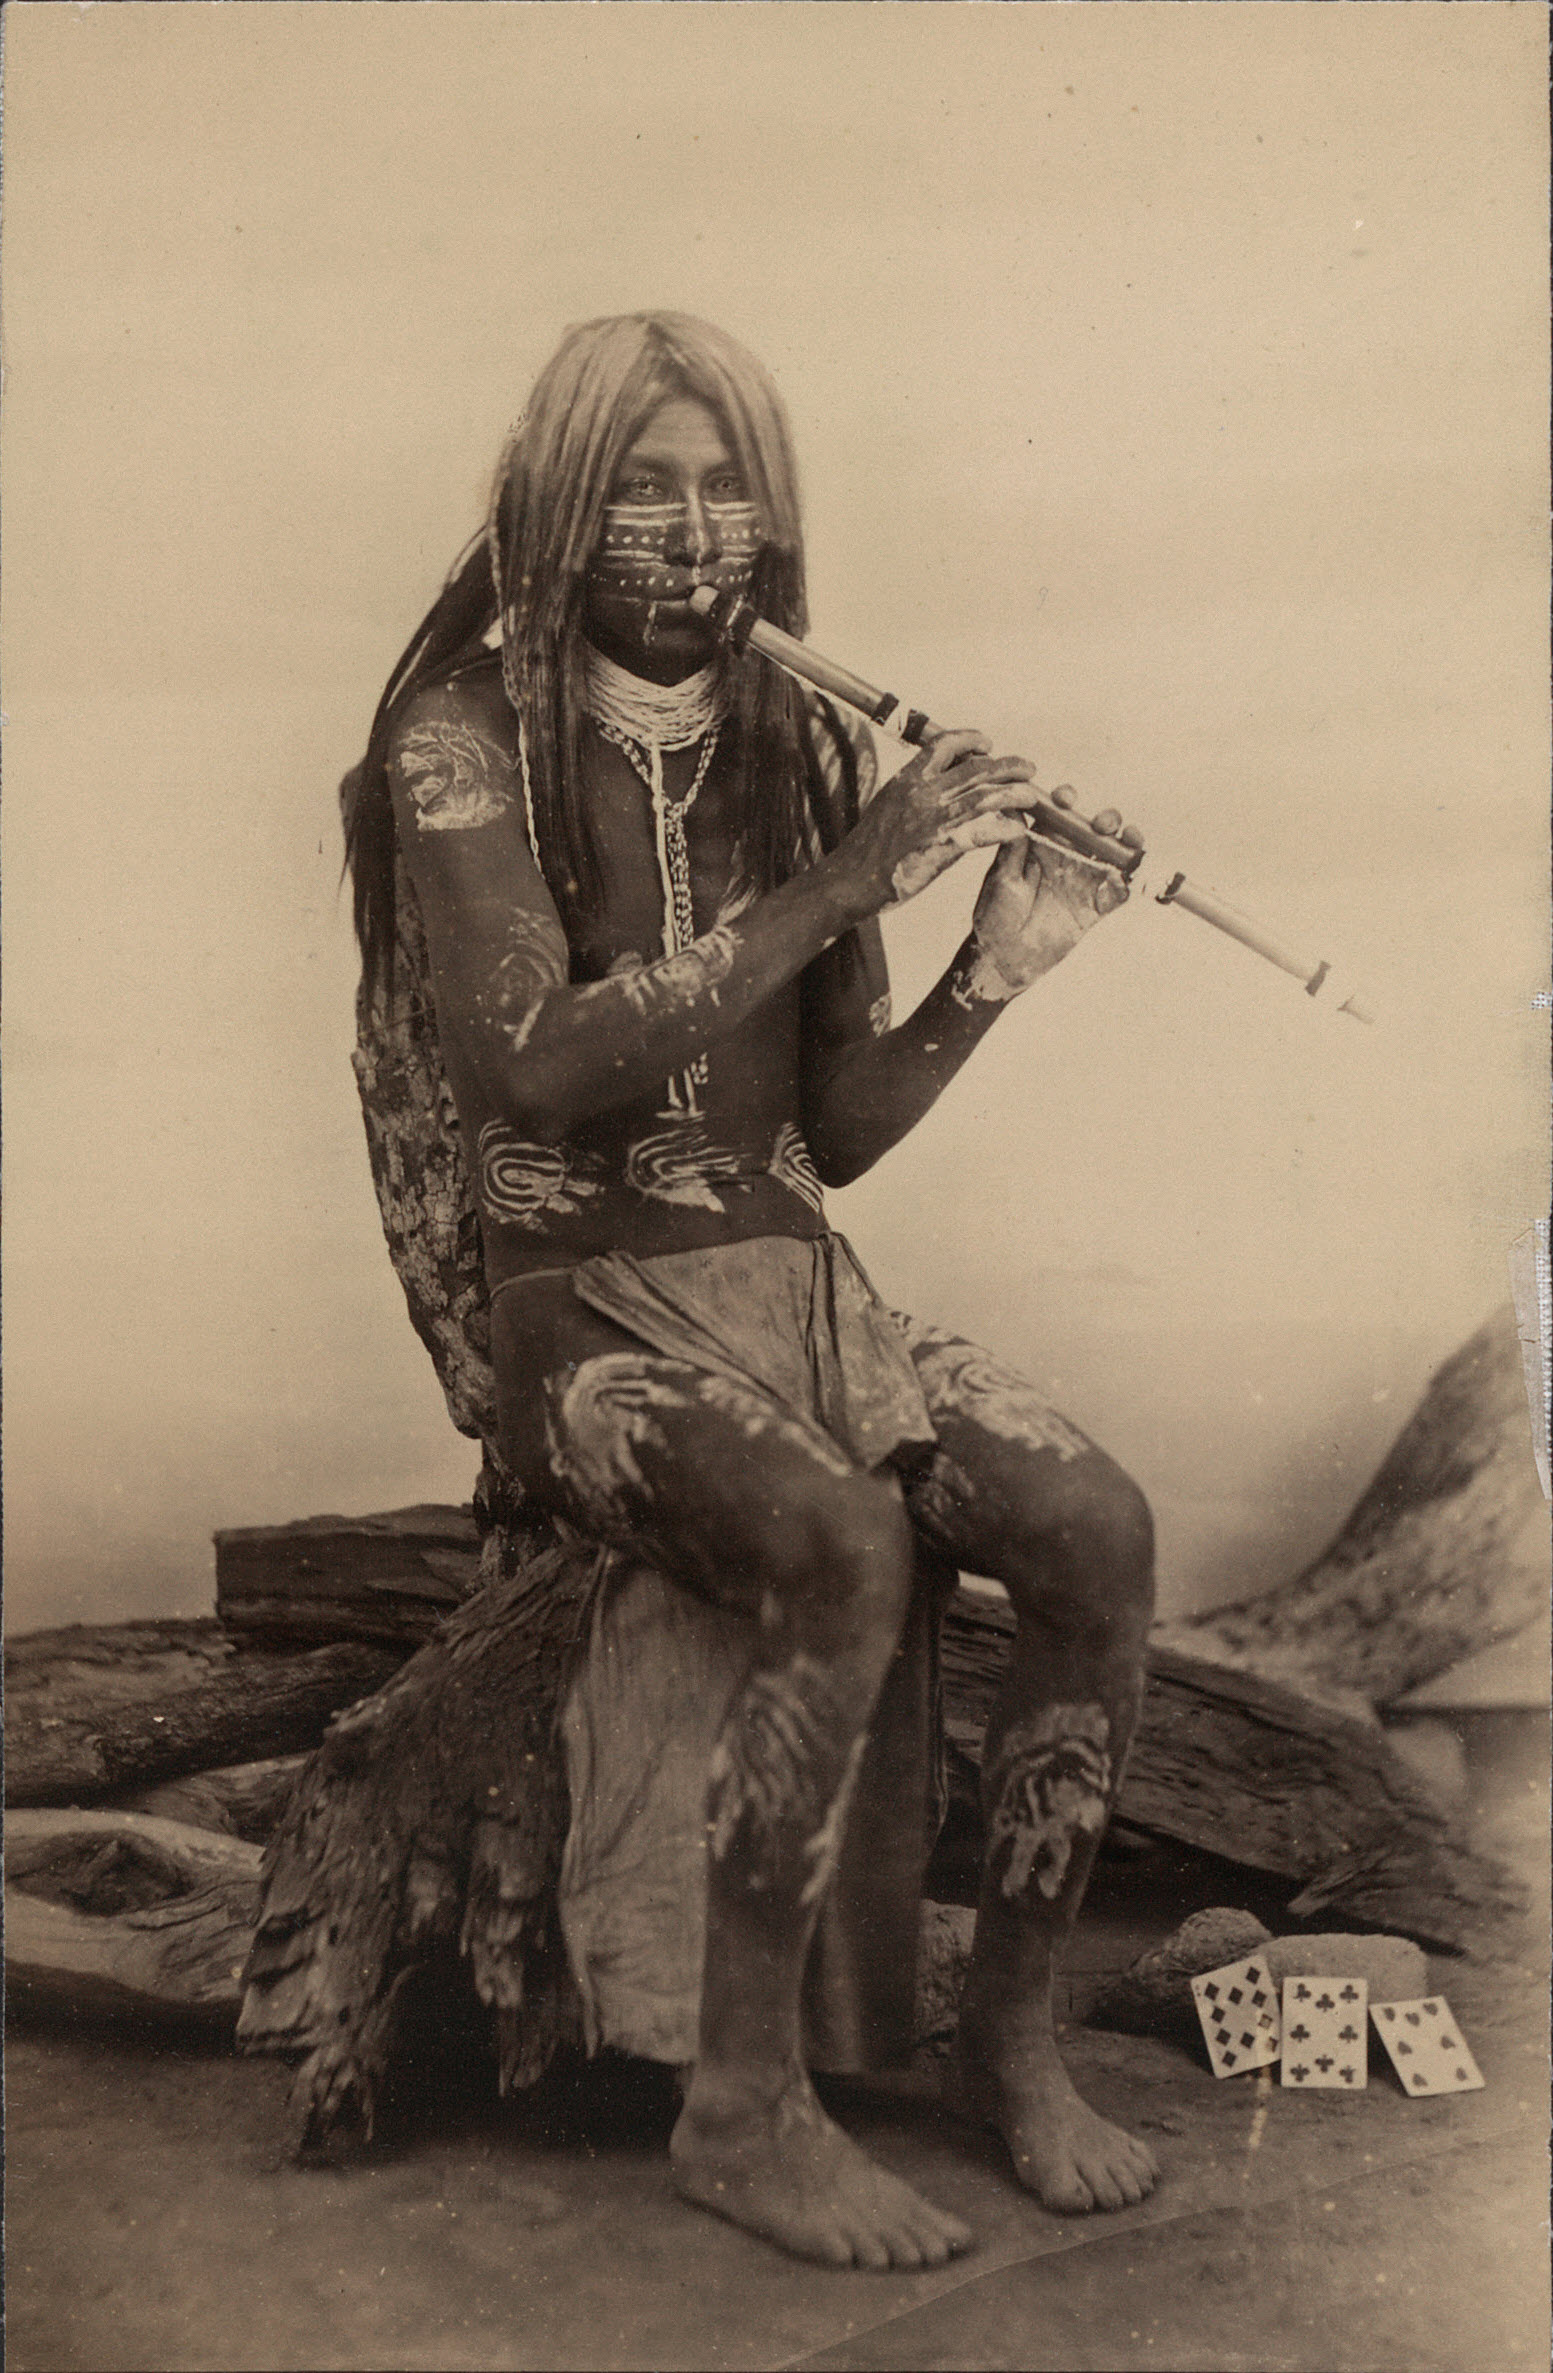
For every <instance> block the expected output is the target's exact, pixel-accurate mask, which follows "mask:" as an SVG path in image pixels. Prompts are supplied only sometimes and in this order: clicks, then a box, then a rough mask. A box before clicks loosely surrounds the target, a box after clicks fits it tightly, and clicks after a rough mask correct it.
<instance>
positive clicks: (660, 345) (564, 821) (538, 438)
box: [341, 313, 829, 994]
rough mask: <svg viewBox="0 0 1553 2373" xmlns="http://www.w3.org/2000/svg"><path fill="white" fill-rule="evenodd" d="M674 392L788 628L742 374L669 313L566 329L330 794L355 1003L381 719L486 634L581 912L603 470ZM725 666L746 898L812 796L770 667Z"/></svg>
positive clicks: (773, 417) (793, 545)
mask: <svg viewBox="0 0 1553 2373" xmlns="http://www.w3.org/2000/svg"><path fill="white" fill-rule="evenodd" d="M685 396H689V397H693V398H695V399H697V400H699V401H700V402H702V403H704V404H707V405H708V406H710V408H711V409H712V410H713V411H714V412H715V413H716V415H717V418H718V420H719V422H720V423H721V424H722V426H723V429H724V432H725V434H726V435H727V437H728V440H729V443H730V445H731V447H732V449H733V452H734V455H735V457H736V459H737V460H738V463H739V466H740V469H741V470H742V472H743V474H744V477H745V481H746V484H747V486H748V488H749V492H750V495H751V498H752V499H753V501H754V502H755V504H756V505H757V507H758V509H759V511H760V515H761V520H762V525H763V528H764V537H765V540H764V542H763V545H762V548H761V551H760V554H759V557H758V559H757V562H756V568H755V576H754V582H753V584H752V586H751V589H750V590H751V596H752V599H753V600H754V602H755V605H756V607H757V608H758V609H759V610H760V612H761V613H762V615H763V616H765V617H767V618H769V619H771V620H772V622H773V623H774V624H775V625H777V626H780V627H782V628H784V629H785V631H786V632H787V633H789V634H796V635H801V634H803V632H804V631H805V629H806V627H807V624H808V614H807V608H806V603H805V596H804V571H803V540H802V531H801V527H800V520H799V502H798V481H797V472H796V469H795V467H794V462H793V453H792V441H791V438H790V436H789V433H788V427H787V418H786V414H785V412H784V410H783V407H782V401H781V398H780V397H779V395H778V394H777V392H776V389H775V387H774V386H773V385H772V382H771V380H770V378H769V377H768V375H767V373H766V371H765V370H764V369H763V367H762V366H761V364H760V363H758V362H757V361H756V360H755V357H754V356H753V355H752V354H749V353H747V352H746V350H745V349H744V348H743V347H742V346H740V345H738V344H737V343H736V342H735V341H734V340H733V339H732V338H730V337H728V336H727V334H726V333H725V332H724V331H722V330H719V329H715V328H714V327H713V326H712V325H711V323H710V322H704V321H698V320H696V319H695V317H694V316H693V315H691V314H688V313H626V314H619V315H614V316H611V317H609V318H607V319H604V320H600V321H590V322H585V323H583V324H582V325H581V326H580V327H578V328H575V329H572V330H569V331H568V332H567V334H566V336H565V338H564V339H563V340H562V342H561V345H560V347H559V348H558V350H557V352H556V353H555V355H554V357H553V358H552V360H551V361H550V362H549V363H548V364H547V365H546V367H545V369H544V370H543V371H542V372H541V373H540V376H539V379H538V381H537V382H536V384H535V388H534V392H533V395H532V396H531V397H530V399H529V404H528V409H527V411H526V412H525V413H524V415H523V418H522V419H521V421H520V422H519V424H518V426H517V428H516V429H515V430H514V431H513V434H512V436H511V437H510V438H509V439H508V442H507V446H506V449H505V451H504V452H503V454H502V458H501V463H500V466H499V468H498V470H497V474H496V484H495V490H494V494H493V497H492V502H491V509H490V517H489V520H488V522H487V525H486V527H485V528H484V529H483V530H482V532H481V533H480V534H479V535H478V536H477V537H476V538H475V540H474V541H473V543H471V544H470V545H469V546H468V547H467V548H466V549H465V551H464V552H463V553H462V554H461V555H460V557H459V559H458V561H457V562H456V564H455V566H454V568H453V571H452V574H451V575H450V576H449V578H448V580H447V583H446V584H445V585H444V586H443V589H442V591H441V593H440V594H439V595H438V597H437V599H436V601H435V602H434V603H433V604H432V607H431V609H430V610H429V611H428V613H427V615H426V617H425V618H424V619H423V620H422V622H421V625H420V626H419V627H418V628H417V630H416V633H415V634H414V636H413V637H412V638H411V641H410V643H409V645H408V647H407V648H406V650H405V651H404V653H403V655H402V657H401V658H400V661H399V664H398V666H397V667H396V668H395V669H394V672H393V674H392V675H391V676H390V677H389V679H388V683H387V685H386V687H385V688H384V692H383V697H382V699H381V700H380V701H379V703H378V706H377V713H376V715H375V717H374V718H373V721H372V732H371V735H370V738H369V740H368V743H367V751H366V756H365V757H364V758H363V760H362V762H361V764H360V765H359V766H357V767H355V768H353V769H352V771H351V773H350V774H348V775H347V776H346V778H345V781H344V783H343V784H342V786H341V794H342V798H343V801H344V807H345V847H346V862H347V864H348V865H349V868H350V873H351V885H352V892H353V904H354V914H355V924H356V937H357V941H358V943H359V945H360V948H361V958H362V975H363V982H364V985H365V987H366V989H367V991H368V993H369V994H371V993H372V991H373V990H374V989H375V988H376V987H378V986H380V985H383V984H386V983H387V981H388V979H389V975H390V969H391V964H392V955H393V946H394V935H395V929H396V915H395V905H396V892H395V842H394V816H393V804H392V800H391V797H390V793H389V785H388V764H387V762H388V750H389V745H390V741H391V738H392V734H393V730H394V725H395V722H396V719H397V718H398V716H399V714H400V712H401V711H402V710H403V709H404V708H405V706H406V705H407V704H408V702H410V701H411V700H413V699H414V698H415V696H416V694H417V693H419V692H421V691H422V690H424V689H425V688H426V686H427V685H429V684H430V683H432V682H434V681H437V680H438V679H439V678H442V679H445V678H446V677H448V676H450V675H454V674H456V673H458V672H459V671H460V670H461V669H464V668H467V667H469V666H470V665H472V664H475V663H477V662H479V661H480V660H482V659H483V658H486V657H487V656H488V654H487V653H486V649H485V646H486V641H487V638H488V636H489V635H490V630H491V628H492V627H493V626H495V625H496V624H497V622H498V620H499V621H500V626H501V640H502V655H501V665H502V676H503V680H504V682H505V684H506V688H507V696H508V699H509V701H510V702H511V704H512V705H513V707H514V708H515V709H516V711H517V715H518V722H519V725H520V728H521V731H522V736H523V744H524V747H525V750H526V753H527V762H528V768H529V780H530V784H531V787H532V793H533V812H534V824H535V833H536V838H537V840H538V843H539V856H540V864H541V867H542V870H543V872H544V875H545V880H546V883H547V884H548V886H549V889H550V892H551V895H552V896H553V897H554V899H555V900H556V903H557V906H558V907H559V909H560V913H561V918H562V921H563V924H564V925H565V926H566V928H567V930H568V933H569V934H570V932H571V930H572V927H573V925H574V924H576V923H577V922H578V921H580V920H581V919H582V918H583V917H584V916H586V915H588V914H589V913H590V912H591V911H592V910H593V909H594V908H595V906H596V904H597V901H598V898H599V895H600V889H601V881H600V871H599V863H598V855H597V850H596V846H595V842H594V837H593V832H592V829H591V824H590V820H589V816H588V812H587V806H586V803H585V802H584V800H583V798H582V795H581V781H582V775H581V759H582V747H583V734H584V730H585V724H586V716H587V711H586V707H585V704H584V698H583V693H584V683H585V671H586V651H585V645H584V640H583V633H582V610H583V595H584V574H585V571H586V568H587V564H588V560H589V558H590V556H591V554H592V552H593V549H594V546H595V545H596V543H597V541H598V535H599V527H600V521H601V518H602V514H603V510H604V504H605V501H606V499H607V497H608V494H609V491H610V486H611V482H612V480H613V477H614V474H615V471H616V468H617V467H618V464H619V462H620V460H621V457H622V456H623V455H624V453H625V452H626V451H627V450H628V448H629V447H630V446H631V444H632V443H633V442H634V441H635V439H636V438H637V437H638V436H639V435H640V433H641V431H642V429H643V428H644V427H645V425H646V423H647V421H648V420H649V419H650V418H651V417H652V415H653V413H654V412H656V411H657V410H658V409H659V407H660V406H661V405H663V404H665V403H667V402H669V401H670V400H671V399H673V398H675V397H685ZM490 663H491V664H493V665H494V659H492V660H491V662H490ZM725 664H727V665H728V666H729V668H730V670H731V674H730V682H729V714H728V726H727V728H726V729H725V732H726V742H727V747H728V749H729V751H730V755H731V762H732V765H733V767H734V769H735V773H734V796H735V801H736V807H735V813H736V814H738V815H739V816H740V817H741V818H742V820H743V824H742V841H743V849H744V856H745V862H746V865H747V867H748V870H749V874H750V878H751V881H752V884H753V886H754V887H755V888H756V889H757V890H769V889H772V888H774V887H775V886H776V884H777V883H778V882H779V881H781V880H783V879H784V878H785V877H786V876H787V875H788V874H789V873H791V871H792V870H793V866H794V864H795V863H796V862H797V857H796V852H797V850H798V849H799V848H800V847H801V846H802V845H803V841H804V835H805V814H806V803H807V801H808V799H809V798H810V797H811V796H812V784H813V764H812V760H811V756H810V752H809V743H808V734H807V728H806V722H805V709H804V703H803V699H802V695H801V694H800V693H799V691H798V689H797V687H796V686H795V685H794V684H793V683H791V682H790V680H789V679H788V678H787V677H785V676H782V675H780V674H778V672H777V671H776V670H775V669H773V668H767V667H763V666H761V665H759V663H758V662H755V661H753V660H748V661H745V662H743V663H740V662H738V661H735V660H731V659H730V660H727V661H726V662H725ZM757 782H758V795H757V790H756V786H757ZM827 837H829V836H828V835H827Z"/></svg>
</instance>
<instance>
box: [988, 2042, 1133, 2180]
mask: <svg viewBox="0 0 1553 2373" xmlns="http://www.w3.org/2000/svg"><path fill="white" fill-rule="evenodd" d="M947 2097H948V2100H949V2102H950V2105H951V2106H952V2107H953V2108H955V2109H958V2110H959V2111H960V2112H961V2114H962V2115H963V2116H966V2117H974V2118H980V2119H981V2120H983V2122H984V2123H985V2124H987V2125H989V2126H995V2127H996V2128H997V2130H998V2132H999V2133H1000V2134H1001V2135H1002V2137H1003V2139H1004V2141H1005V2142H1006V2143H1007V2144H1008V2147H1009V2150H1010V2152H1011V2153H1012V2155H1013V2161H1014V2173H1015V2174H1016V2175H1017V2176H1018V2178H1019V2180H1020V2182H1021V2183H1022V2184H1023V2185H1024V2186H1025V2188H1026V2190H1027V2191H1031V2192H1034V2194H1035V2196H1036V2198H1037V2199H1038V2200H1039V2201H1040V2203H1041V2205H1042V2207H1043V2208H1050V2209H1053V2210H1055V2212H1056V2213H1057V2214H1058V2215H1059V2216H1073V2215H1077V2214H1081V2213H1084V2212H1086V2211H1087V2210H1089V2209H1092V2208H1131V2207H1132V2206H1133V2205H1134V2204H1135V2202H1137V2201H1139V2200H1146V2199H1147V2198H1148V2195H1149V2193H1150V2192H1152V2191H1153V2189H1154V2186H1155V2184H1156V2183H1157V2182H1158V2181H1159V2167H1158V2164H1157V2163H1156V2161H1155V2158H1154V2154H1153V2152H1152V2151H1151V2150H1150V2149H1149V2147H1148V2145H1147V2144H1146V2143H1142V2142H1139V2141H1137V2140H1136V2138H1135V2137H1134V2136H1133V2135H1131V2134H1128V2133H1126V2132H1125V2131H1124V2130H1123V2129H1122V2127H1120V2126H1113V2125H1112V2124H1111V2122H1110V2120H1109V2118H1102V2117H1100V2116H1098V2115H1097V2113H1096V2112H1095V2111H1094V2110H1092V2109H1091V2108H1090V2107H1089V2104H1088V2103H1087V2102H1086V2101H1082V2100H1080V2098H1079V2096H1078V2094H1077V2093H1076V2092H1075V2091H1074V2089H1073V2083H1072V2080H1071V2078H1070V2077H1069V2075H1068V2072H1067V2070H1066V2069H1065V2068H1064V2067H1063V2065H1062V2062H1061V2061H1060V2060H1059V2059H1058V2058H1057V2056H1056V2053H1055V2052H1054V2051H1053V2052H1051V2053H1049V2054H1048V2053H1042V2054H1041V2055H1040V2056H1039V2057H1038V2058H1034V2059H1027V2060H1026V2061H1025V2063H1024V2066H1023V2067H1022V2068H1021V2069H1020V2070H1019V2072H1018V2074H1017V2075H1015V2074H1012V2073H1004V2072H1001V2071H999V2070H997V2069H995V2068H991V2067H989V2066H988V2065H987V2063H986V2062H985V2061H983V2060H979V2059H978V2060H972V2059H971V2058H970V2057H969V2056H968V2055H967V2056H964V2057H962V2056H959V2055H957V2056H956V2058H955V2061H954V2063H953V2067H952V2071H951V2075H950V2079H949V2084H948V2087H947Z"/></svg>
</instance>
